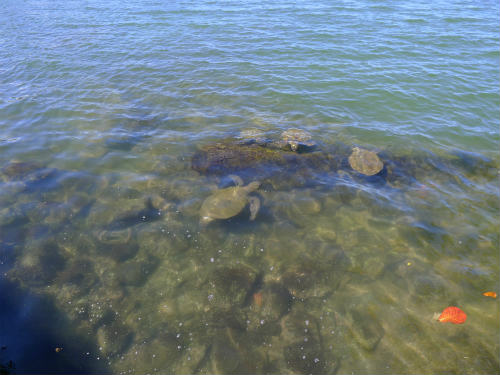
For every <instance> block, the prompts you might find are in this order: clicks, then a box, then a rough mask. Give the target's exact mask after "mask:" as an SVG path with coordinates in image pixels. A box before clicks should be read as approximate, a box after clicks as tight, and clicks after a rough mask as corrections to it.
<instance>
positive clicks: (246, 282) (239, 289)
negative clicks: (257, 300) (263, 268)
mask: <svg viewBox="0 0 500 375" xmlns="http://www.w3.org/2000/svg"><path fill="white" fill-rule="evenodd" d="M256 278H257V273H256V271H255V270H253V269H252V268H251V267H249V266H245V265H242V264H239V265H235V266H223V267H219V268H217V269H216V270H215V271H214V272H213V274H212V275H211V276H210V277H209V280H208V282H209V284H210V288H209V293H210V294H209V295H210V296H211V298H210V299H211V301H210V305H211V306H212V307H213V308H216V309H230V308H232V307H242V306H243V305H244V303H245V300H246V298H247V295H248V293H249V292H250V290H251V288H252V287H253V285H254V282H255V280H256Z"/></svg>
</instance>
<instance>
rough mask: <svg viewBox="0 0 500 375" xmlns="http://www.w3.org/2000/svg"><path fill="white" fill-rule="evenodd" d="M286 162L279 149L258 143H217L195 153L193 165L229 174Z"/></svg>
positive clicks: (206, 172) (202, 171)
mask: <svg viewBox="0 0 500 375" xmlns="http://www.w3.org/2000/svg"><path fill="white" fill-rule="evenodd" d="M284 163H285V159H284V156H283V155H282V153H281V152H280V151H279V150H272V149H268V148H263V147H260V146H258V145H256V144H250V145H241V144H238V143H215V144H209V145H206V146H204V147H203V148H202V149H201V150H200V151H198V152H197V153H195V154H194V156H193V158H192V160H191V166H192V168H193V169H194V170H196V171H198V172H200V173H203V174H227V173H233V172H236V171H239V170H246V169H261V168H264V167H265V166H266V165H272V166H279V165H283V164H284Z"/></svg>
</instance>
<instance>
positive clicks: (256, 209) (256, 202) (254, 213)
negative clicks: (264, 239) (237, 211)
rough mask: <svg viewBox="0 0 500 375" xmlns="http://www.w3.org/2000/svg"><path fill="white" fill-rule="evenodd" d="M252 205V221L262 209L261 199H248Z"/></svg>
mask: <svg viewBox="0 0 500 375" xmlns="http://www.w3.org/2000/svg"><path fill="white" fill-rule="evenodd" d="M248 202H249V203H250V220H254V219H255V217H256V216H257V213H258V212H259V209H260V199H259V198H257V197H248Z"/></svg>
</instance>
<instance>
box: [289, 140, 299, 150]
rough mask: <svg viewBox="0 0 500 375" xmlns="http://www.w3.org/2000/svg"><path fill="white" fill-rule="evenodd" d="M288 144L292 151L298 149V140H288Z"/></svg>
mask: <svg viewBox="0 0 500 375" xmlns="http://www.w3.org/2000/svg"><path fill="white" fill-rule="evenodd" d="M288 144H289V145H290V148H291V149H292V151H294V152H297V150H298V149H299V142H297V141H289V142H288Z"/></svg>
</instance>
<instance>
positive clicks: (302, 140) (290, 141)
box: [281, 129, 316, 151]
mask: <svg viewBox="0 0 500 375" xmlns="http://www.w3.org/2000/svg"><path fill="white" fill-rule="evenodd" d="M281 140H282V142H284V143H285V144H287V145H289V146H290V147H291V149H292V151H298V150H299V149H308V148H312V147H314V146H315V145H316V143H315V142H314V141H313V140H312V136H311V134H310V133H308V132H306V131H305V130H302V129H288V130H285V131H284V132H283V133H281Z"/></svg>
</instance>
